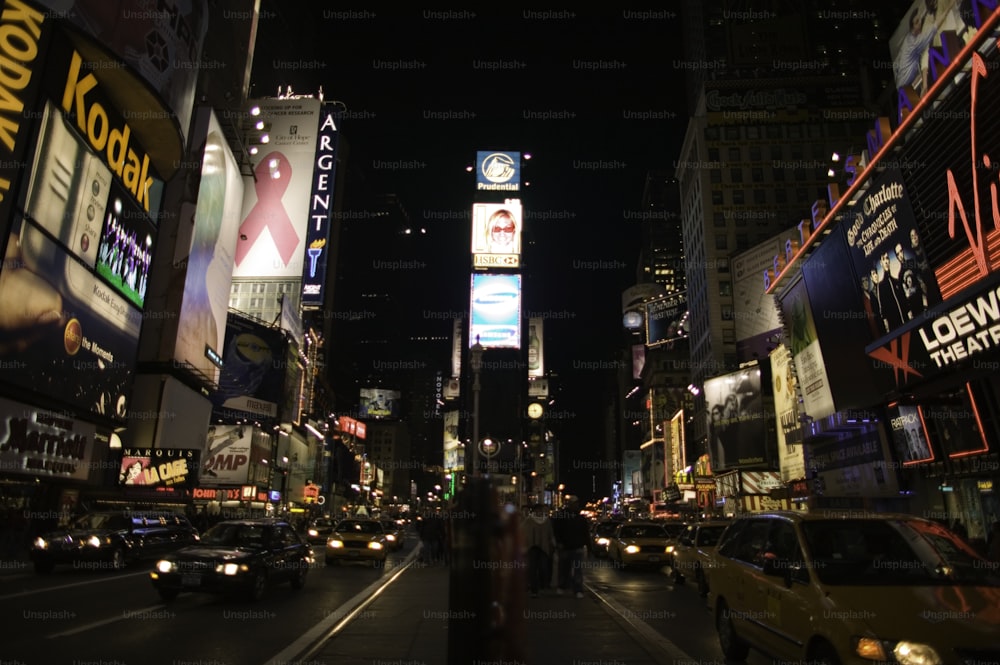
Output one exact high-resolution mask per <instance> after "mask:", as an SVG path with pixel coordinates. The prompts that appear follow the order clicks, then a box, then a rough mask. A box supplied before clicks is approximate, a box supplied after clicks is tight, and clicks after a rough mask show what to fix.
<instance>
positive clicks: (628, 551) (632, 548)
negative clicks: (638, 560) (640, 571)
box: [625, 545, 639, 554]
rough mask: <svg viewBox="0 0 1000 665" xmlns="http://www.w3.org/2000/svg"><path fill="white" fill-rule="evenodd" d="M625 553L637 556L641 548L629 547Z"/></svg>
mask: <svg viewBox="0 0 1000 665" xmlns="http://www.w3.org/2000/svg"><path fill="white" fill-rule="evenodd" d="M625 551H626V552H627V553H628V554H635V553H636V552H638V551H639V546H638V545H629V546H628V547H626V548H625Z"/></svg>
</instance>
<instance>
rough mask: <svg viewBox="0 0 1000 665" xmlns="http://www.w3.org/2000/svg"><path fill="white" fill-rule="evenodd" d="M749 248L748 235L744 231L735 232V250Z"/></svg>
mask: <svg viewBox="0 0 1000 665" xmlns="http://www.w3.org/2000/svg"><path fill="white" fill-rule="evenodd" d="M749 248H750V236H749V235H747V234H746V233H737V234H736V251H737V252H741V251H743V250H744V249H749Z"/></svg>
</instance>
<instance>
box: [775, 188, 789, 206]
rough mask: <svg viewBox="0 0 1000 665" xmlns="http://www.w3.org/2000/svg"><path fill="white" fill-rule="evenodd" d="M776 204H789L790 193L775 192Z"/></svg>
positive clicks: (783, 191) (778, 190)
mask: <svg viewBox="0 0 1000 665" xmlns="http://www.w3.org/2000/svg"><path fill="white" fill-rule="evenodd" d="M774 202H775V203H788V191H787V190H784V189H776V190H774Z"/></svg>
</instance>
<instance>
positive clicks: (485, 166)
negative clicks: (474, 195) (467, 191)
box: [476, 150, 521, 192]
mask: <svg viewBox="0 0 1000 665" xmlns="http://www.w3.org/2000/svg"><path fill="white" fill-rule="evenodd" d="M520 189H521V153H519V152H492V151H489V150H480V151H478V152H476V190H477V191H480V192H516V191H518V190H520Z"/></svg>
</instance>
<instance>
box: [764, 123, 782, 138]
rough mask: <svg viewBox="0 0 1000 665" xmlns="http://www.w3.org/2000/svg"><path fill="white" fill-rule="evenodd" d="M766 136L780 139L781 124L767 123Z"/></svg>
mask: <svg viewBox="0 0 1000 665" xmlns="http://www.w3.org/2000/svg"><path fill="white" fill-rule="evenodd" d="M767 138H769V139H780V138H781V125H767Z"/></svg>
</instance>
